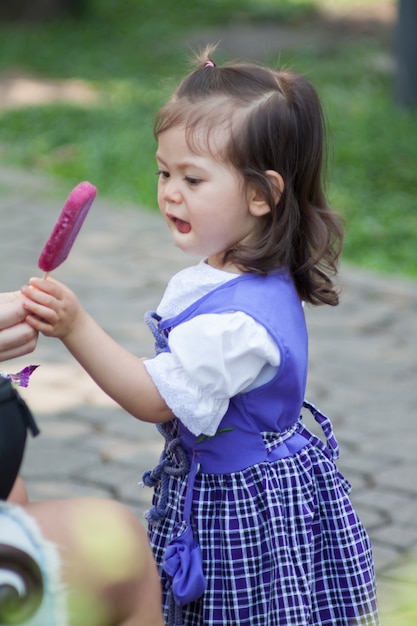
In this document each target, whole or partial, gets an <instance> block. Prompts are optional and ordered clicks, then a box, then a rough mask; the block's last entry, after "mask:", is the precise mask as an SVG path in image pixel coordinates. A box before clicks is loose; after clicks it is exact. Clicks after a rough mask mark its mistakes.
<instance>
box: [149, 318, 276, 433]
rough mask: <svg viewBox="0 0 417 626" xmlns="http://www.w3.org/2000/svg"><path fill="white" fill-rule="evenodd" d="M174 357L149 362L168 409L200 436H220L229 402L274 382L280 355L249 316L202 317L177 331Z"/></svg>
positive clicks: (167, 355) (160, 356) (172, 334)
mask: <svg viewBox="0 0 417 626" xmlns="http://www.w3.org/2000/svg"><path fill="white" fill-rule="evenodd" d="M169 347H170V350H171V352H163V353H161V354H158V355H157V356H155V357H154V358H152V359H148V360H146V361H144V364H145V367H146V369H147V371H148V373H149V375H150V376H151V378H152V380H153V382H154V384H155V385H156V387H157V389H158V391H159V393H160V394H161V396H162V397H163V398H164V400H165V402H166V403H167V405H168V406H169V407H170V409H171V410H172V411H173V412H174V414H175V415H176V416H177V417H178V419H180V420H181V422H182V423H183V424H184V425H185V426H186V427H187V428H188V429H189V430H190V431H191V432H192V433H193V434H194V435H196V436H198V435H200V434H202V433H204V434H205V435H209V436H211V435H214V434H215V433H216V430H217V428H218V426H219V424H220V421H221V419H222V418H223V416H224V414H225V413H226V411H227V408H228V406H229V400H230V398H231V397H233V396H235V395H236V394H238V393H241V392H242V391H247V390H249V389H251V388H253V387H257V386H259V385H260V384H262V383H264V382H266V381H267V380H270V379H271V378H272V376H273V375H274V374H275V372H276V371H277V368H278V366H279V364H280V353H279V349H278V347H277V345H276V344H275V342H274V341H273V340H272V338H271V337H270V335H269V334H268V332H267V331H266V329H265V328H264V327H263V326H262V325H261V324H259V323H258V322H256V321H255V320H254V319H253V318H251V317H249V316H248V315H246V314H245V313H242V312H235V313H224V314H222V315H218V314H206V315H199V316H197V317H194V318H193V319H191V320H189V321H188V322H185V323H183V324H180V325H179V326H177V327H176V328H174V329H173V330H172V331H171V332H170V335H169Z"/></svg>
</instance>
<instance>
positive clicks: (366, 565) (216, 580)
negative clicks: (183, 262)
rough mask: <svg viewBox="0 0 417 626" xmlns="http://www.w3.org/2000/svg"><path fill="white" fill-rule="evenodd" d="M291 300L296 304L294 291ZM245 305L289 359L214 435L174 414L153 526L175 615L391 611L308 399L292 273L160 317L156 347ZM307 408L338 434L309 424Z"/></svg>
mask: <svg viewBox="0 0 417 626" xmlns="http://www.w3.org/2000/svg"><path fill="white" fill-rule="evenodd" d="M282 303H284V304H282ZM232 310H237V311H243V312H245V313H247V314H248V315H250V316H252V317H253V318H254V319H255V320H256V321H258V322H259V323H261V324H263V325H264V326H265V328H266V329H267V330H268V332H269V334H270V335H271V336H272V337H273V338H274V339H275V341H276V342H277V344H278V346H279V349H280V354H281V364H280V367H279V370H278V373H277V374H276V376H274V378H273V379H272V380H271V381H269V382H267V383H265V384H263V385H262V386H261V387H258V388H256V389H252V390H251V391H248V392H245V393H242V394H239V395H238V396H235V397H233V398H231V400H230V404H229V409H228V411H227V413H226V415H225V416H224V418H223V420H222V422H221V424H220V427H219V429H218V431H217V433H216V435H215V436H214V437H206V436H204V435H203V436H200V437H195V436H194V435H192V434H191V433H190V431H188V430H187V429H186V428H185V427H184V425H183V424H182V423H181V422H180V421H179V420H178V419H174V420H172V421H171V422H169V423H168V424H164V425H161V426H159V427H158V428H159V430H160V432H161V434H163V435H164V437H165V440H166V443H165V448H164V452H163V454H162V457H161V461H160V463H159V465H158V467H157V468H155V469H154V470H153V471H151V472H147V473H146V474H145V476H144V482H145V484H147V485H149V486H154V487H155V495H154V500H153V508H152V509H151V510H150V511H149V514H148V521H149V536H150V541H151V546H152V548H153V551H154V555H155V559H156V562H157V565H158V568H159V571H160V575H161V580H162V586H163V603H164V615H165V621H166V624H167V625H168V626H179V625H182V624H183V625H184V626H215V625H218V626H220V625H221V626H226V625H228V626H237V625H239V626H307V625H308V626H370V625H377V624H379V620H378V612H377V603H376V591H375V575H374V567H373V559H372V552H371V546H370V543H369V539H368V536H367V534H366V532H365V530H364V528H363V526H362V524H361V522H360V521H359V519H358V517H357V516H356V514H355V512H354V510H353V508H352V505H351V502H350V500H349V496H348V494H349V490H350V487H349V485H348V483H347V481H346V480H345V479H344V478H343V476H341V474H340V473H339V471H338V469H337V467H336V465H335V459H336V458H337V456H338V450H337V443H336V440H335V439H334V436H333V433H332V429H331V424H330V421H329V420H328V418H326V417H325V416H324V415H322V414H321V413H320V412H319V411H318V410H317V409H316V408H315V407H314V406H313V405H310V404H308V403H305V402H304V392H305V385H306V377H307V332H306V327H305V320H304V314H303V310H302V306H301V303H300V301H299V298H298V296H297V294H296V291H295V289H294V286H293V284H292V281H291V280H290V279H289V277H288V276H287V275H286V274H285V273H275V274H271V275H269V276H267V277H261V276H255V275H252V274H244V275H241V276H238V277H237V278H236V279H233V280H231V281H230V282H228V283H226V284H225V285H222V286H221V287H218V288H216V289H214V290H213V291H211V292H210V293H208V294H206V295H205V296H203V297H202V298H201V299H199V300H198V301H197V302H196V303H194V304H193V305H192V306H190V307H188V308H187V309H186V310H185V311H183V312H182V313H180V314H179V315H178V316H177V317H175V318H172V319H169V320H158V327H157V329H154V334H155V336H156V337H157V352H158V351H160V350H164V349H165V350H166V349H169V348H168V346H167V340H166V339H167V337H168V335H169V332H170V330H171V329H172V328H173V327H175V326H176V325H177V324H181V323H182V322H184V321H186V320H188V319H191V318H192V317H194V316H196V315H200V314H204V313H222V312H229V311H232ZM303 406H304V407H306V408H307V409H309V410H310V411H311V412H312V413H313V415H314V417H315V419H316V420H317V421H318V422H319V423H320V424H321V426H322V428H323V432H324V435H325V440H326V443H323V442H322V440H321V439H318V438H317V437H316V436H314V435H313V434H312V433H311V432H310V431H309V430H308V429H307V428H306V427H305V425H304V423H303V420H302V417H301V411H302V408H303Z"/></svg>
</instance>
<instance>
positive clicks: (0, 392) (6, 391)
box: [0, 376, 39, 623]
mask: <svg viewBox="0 0 417 626" xmlns="http://www.w3.org/2000/svg"><path fill="white" fill-rule="evenodd" d="M28 429H29V430H30V431H31V432H32V435H33V436H36V435H38V434H39V429H38V427H37V426H36V423H35V420H34V419H33V416H32V414H31V412H30V411H29V409H28V407H27V405H26V403H25V402H24V400H23V399H22V398H21V396H20V395H19V393H18V392H17V390H16V389H15V388H14V387H13V385H12V383H11V381H10V380H9V379H8V378H4V377H1V376H0V500H6V499H7V496H8V495H9V493H10V491H11V489H12V487H13V485H14V482H15V480H16V477H17V475H18V473H19V469H20V466H21V463H22V460H23V453H24V451H25V445H26V433H27V430H28ZM0 623H3V622H0Z"/></svg>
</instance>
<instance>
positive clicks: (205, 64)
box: [204, 61, 216, 67]
mask: <svg viewBox="0 0 417 626" xmlns="http://www.w3.org/2000/svg"><path fill="white" fill-rule="evenodd" d="M204 67H216V64H215V63H213V61H206V62H205V63H204Z"/></svg>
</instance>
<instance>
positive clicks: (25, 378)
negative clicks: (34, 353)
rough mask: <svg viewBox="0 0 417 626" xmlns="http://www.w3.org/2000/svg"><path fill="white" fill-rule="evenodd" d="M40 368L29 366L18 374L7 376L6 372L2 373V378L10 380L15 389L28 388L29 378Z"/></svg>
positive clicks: (0, 373)
mask: <svg viewBox="0 0 417 626" xmlns="http://www.w3.org/2000/svg"><path fill="white" fill-rule="evenodd" d="M38 367H39V365H28V366H27V367H24V368H23V369H22V370H20V372H17V374H6V372H0V376H2V377H3V378H8V379H9V380H10V381H11V382H12V383H13V386H14V387H27V386H28V385H29V377H30V376H31V375H32V374H33V372H34V371H35V370H36V369H37V368H38Z"/></svg>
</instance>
